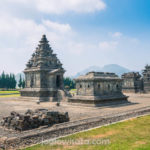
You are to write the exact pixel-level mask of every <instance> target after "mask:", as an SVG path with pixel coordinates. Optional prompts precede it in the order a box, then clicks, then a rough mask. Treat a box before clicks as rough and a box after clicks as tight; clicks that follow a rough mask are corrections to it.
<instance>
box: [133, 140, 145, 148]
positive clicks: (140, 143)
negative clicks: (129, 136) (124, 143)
mask: <svg viewBox="0 0 150 150" xmlns="http://www.w3.org/2000/svg"><path fill="white" fill-rule="evenodd" d="M145 144H146V142H145V141H136V142H135V143H134V144H133V147H139V146H140V145H145Z"/></svg>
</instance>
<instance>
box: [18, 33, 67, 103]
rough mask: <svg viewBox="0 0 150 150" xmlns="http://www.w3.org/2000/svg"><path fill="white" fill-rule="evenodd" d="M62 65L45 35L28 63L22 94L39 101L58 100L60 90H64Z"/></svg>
mask: <svg viewBox="0 0 150 150" xmlns="http://www.w3.org/2000/svg"><path fill="white" fill-rule="evenodd" d="M64 72H65V70H64V69H63V67H62V64H61V63H60V61H59V59H58V58H57V56H56V54H53V50H52V48H51V47H50V45H49V42H48V40H47V38H46V36H45V35H43V36H42V39H41V41H40V42H39V45H38V47H37V48H36V50H35V52H34V53H33V54H32V57H31V59H30V60H29V61H28V63H27V65H26V69H25V70H24V73H25V88H24V89H23V90H21V96H22V97H25V98H29V99H31V98H35V99H37V100H39V101H57V100H58V95H59V92H60V91H63V90H64V84H63V75H64Z"/></svg>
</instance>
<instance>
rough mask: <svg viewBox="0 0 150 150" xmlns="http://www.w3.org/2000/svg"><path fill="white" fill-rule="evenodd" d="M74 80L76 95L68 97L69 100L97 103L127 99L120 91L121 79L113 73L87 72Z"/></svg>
mask: <svg viewBox="0 0 150 150" xmlns="http://www.w3.org/2000/svg"><path fill="white" fill-rule="evenodd" d="M75 81H76V89H77V95H76V96H74V97H72V98H69V102H72V103H90V104H99V103H103V102H110V101H111V102H113V101H118V100H119V101H121V100H127V97H126V96H125V95H123V93H122V79H120V78H119V77H118V76H117V75H116V74H114V73H104V72H89V73H87V74H86V75H84V76H80V77H78V78H77V79H75Z"/></svg>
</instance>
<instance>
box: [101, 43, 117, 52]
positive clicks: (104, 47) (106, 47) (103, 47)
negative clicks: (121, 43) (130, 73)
mask: <svg viewBox="0 0 150 150" xmlns="http://www.w3.org/2000/svg"><path fill="white" fill-rule="evenodd" d="M117 45H118V41H103V42H99V48H100V50H110V51H111V50H114V49H115V48H116V47H117Z"/></svg>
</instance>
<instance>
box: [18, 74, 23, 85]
mask: <svg viewBox="0 0 150 150" xmlns="http://www.w3.org/2000/svg"><path fill="white" fill-rule="evenodd" d="M18 87H19V88H21V87H22V77H21V75H20V79H19V83H18Z"/></svg>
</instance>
